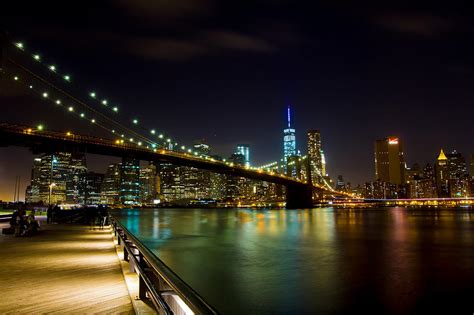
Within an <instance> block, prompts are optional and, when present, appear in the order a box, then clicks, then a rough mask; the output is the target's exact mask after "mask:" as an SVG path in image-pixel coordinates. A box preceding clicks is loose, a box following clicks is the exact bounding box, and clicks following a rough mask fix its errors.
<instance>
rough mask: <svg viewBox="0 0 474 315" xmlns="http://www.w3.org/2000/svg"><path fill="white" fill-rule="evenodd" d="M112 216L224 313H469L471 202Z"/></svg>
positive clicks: (473, 298)
mask: <svg viewBox="0 0 474 315" xmlns="http://www.w3.org/2000/svg"><path fill="white" fill-rule="evenodd" d="M115 215H116V217H117V218H118V219H119V220H120V221H121V222H122V223H123V224H124V225H125V226H126V227H127V228H128V229H129V230H130V231H131V232H132V233H134V235H135V236H137V237H138V238H139V239H140V240H141V241H142V242H143V243H144V244H145V245H146V246H147V247H148V248H150V249H151V250H152V251H153V252H154V253H155V254H156V255H157V256H158V257H159V258H160V259H161V260H162V261H164V262H165V263H166V264H167V265H168V266H169V267H170V268H171V269H172V270H173V271H175V272H176V273H177V274H178V275H179V276H180V277H181V278H182V279H183V280H185V281H186V282H187V283H188V284H189V285H190V286H191V287H192V288H194V289H195V290H196V291H197V292H198V293H199V294H200V295H201V296H202V297H204V299H206V301H208V302H209V303H210V304H211V305H213V306H214V307H215V308H216V309H217V310H218V311H219V312H221V313H223V314H304V313H318V314H327V313H331V314H334V313H346V314H371V313H374V314H382V313H389V314H413V313H416V314H458V313H459V314H473V312H474V246H473V245H474V210H472V209H471V210H469V209H462V208H459V209H435V208H420V209H405V208H399V207H396V208H380V209H374V208H371V209H356V210H354V209H333V208H317V209H309V210H252V209H133V210H127V209H125V210H120V211H118V212H115Z"/></svg>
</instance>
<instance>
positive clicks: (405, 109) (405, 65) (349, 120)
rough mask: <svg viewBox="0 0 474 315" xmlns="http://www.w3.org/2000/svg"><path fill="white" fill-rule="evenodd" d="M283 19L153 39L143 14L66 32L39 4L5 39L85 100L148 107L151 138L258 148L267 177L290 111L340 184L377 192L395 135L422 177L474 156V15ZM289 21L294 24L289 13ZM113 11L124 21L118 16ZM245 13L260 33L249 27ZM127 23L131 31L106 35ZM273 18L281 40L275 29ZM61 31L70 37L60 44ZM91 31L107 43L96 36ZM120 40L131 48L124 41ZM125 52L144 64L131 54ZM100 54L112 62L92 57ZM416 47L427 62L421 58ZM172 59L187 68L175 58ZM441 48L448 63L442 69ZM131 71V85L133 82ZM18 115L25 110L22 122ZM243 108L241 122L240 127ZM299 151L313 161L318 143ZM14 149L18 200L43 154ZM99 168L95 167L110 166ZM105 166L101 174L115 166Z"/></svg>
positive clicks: (195, 21) (229, 10) (226, 13)
mask: <svg viewBox="0 0 474 315" xmlns="http://www.w3.org/2000/svg"><path fill="white" fill-rule="evenodd" d="M156 6H157V7H156V8H154V10H151V11H150V14H151V16H149V17H148V18H151V17H152V16H156V15H159V10H160V9H173V5H172V4H162V3H160V4H157V5H156ZM275 6H276V7H271V6H270V8H268V7H266V5H263V6H262V7H259V6H258V5H250V6H244V5H242V7H240V6H239V5H238V4H235V5H232V4H228V5H219V6H216V7H213V8H212V10H210V11H209V16H207V17H206V18H209V19H210V20H212V21H214V22H215V23H216V25H217V26H216V27H211V26H209V25H205V23H204V22H203V20H202V18H203V16H202V15H201V13H199V12H195V11H193V10H191V11H189V12H188V11H187V14H189V15H186V16H184V17H180V16H174V15H172V16H171V17H170V19H169V20H166V21H163V22H162V23H161V24H159V25H158V24H157V25H153V26H151V25H150V24H149V20H147V18H145V19H144V20H142V21H140V23H138V24H137V20H136V17H135V16H134V14H133V12H132V11H130V12H129V11H127V10H124V7H123V6H122V7H119V6H115V5H105V4H104V5H103V6H101V7H96V8H88V9H87V12H88V13H87V14H88V17H89V18H88V23H89V24H87V25H83V24H80V23H79V22H80V21H81V18H80V16H81V14H80V13H81V12H83V10H84V9H85V8H82V7H80V6H78V7H77V8H76V9H77V12H75V13H67V14H63V15H60V16H62V18H60V19H56V17H57V16H58V14H57V13H58V12H60V11H61V9H64V7H61V5H59V6H58V7H56V8H54V9H51V8H45V7H43V6H41V5H37V4H32V5H31V6H28V7H27V8H20V7H17V8H16V9H15V7H13V8H12V11H11V14H9V16H5V17H2V23H3V25H2V28H3V29H6V30H7V31H9V34H10V36H13V37H15V38H18V39H20V40H24V41H25V43H27V44H28V47H29V48H30V47H31V48H32V49H33V50H35V51H40V52H42V53H43V55H44V56H45V58H49V59H51V60H54V62H55V63H56V64H57V65H59V67H63V68H64V69H67V70H68V71H70V73H71V74H72V75H73V81H76V80H77V82H78V83H79V84H80V85H81V86H83V85H84V82H87V84H85V85H86V87H85V88H97V89H98V91H100V92H102V93H103V94H106V95H108V96H110V98H112V99H113V101H114V102H117V103H118V104H119V105H123V108H124V110H125V111H127V113H128V112H130V111H131V110H132V109H135V108H136V109H138V110H139V112H141V113H144V115H146V117H143V121H144V123H147V124H148V125H151V124H152V120H153V117H155V116H157V115H161V114H162V113H165V117H166V118H165V119H163V120H162V121H160V127H162V129H163V130H166V131H168V132H169V133H170V134H172V135H173V136H175V137H176V138H177V139H180V140H182V141H183V142H185V143H188V144H192V142H193V141H194V140H195V139H198V138H206V139H208V141H209V143H210V144H211V145H212V146H213V148H214V150H215V151H216V152H218V153H221V154H226V153H227V152H228V153H230V152H232V150H234V147H235V145H236V144H238V143H247V144H249V145H250V147H251V151H252V162H253V163H254V164H255V165H259V164H263V163H266V162H268V161H271V160H276V159H277V158H278V157H279V156H280V154H281V145H280V144H281V134H280V133H279V132H280V130H281V129H282V126H283V125H284V124H285V120H286V117H285V115H283V114H282V109H283V108H285V107H286V106H287V105H288V104H291V106H292V109H293V111H294V115H293V116H294V123H295V126H297V127H296V138H297V139H304V138H305V135H306V132H307V131H308V130H310V129H318V130H320V131H321V133H322V134H323V138H324V152H325V158H326V160H327V167H328V170H327V172H328V173H329V174H330V175H331V176H333V178H335V177H336V176H337V175H339V174H342V175H343V176H344V178H345V179H346V180H348V181H351V182H353V183H364V182H366V181H369V180H372V179H373V173H372V170H373V164H372V163H371V162H368V161H370V160H371V156H372V152H371V148H372V146H373V141H374V139H379V138H383V137H386V136H388V135H392V134H395V135H397V136H398V137H400V138H401V139H404V145H405V151H406V152H407V155H406V160H407V163H408V164H412V163H413V162H416V161H430V160H432V157H433V156H435V155H437V154H438V151H439V149H440V148H444V149H445V150H446V151H452V150H453V149H457V150H458V151H459V152H462V153H463V154H464V155H465V156H469V154H472V151H473V150H472V146H471V145H470V143H471V142H470V139H471V137H472V134H474V130H473V128H474V127H473V126H472V125H473V124H472V123H470V120H469V117H471V116H472V111H473V107H472V105H471V104H472V101H473V99H474V95H473V94H472V91H471V89H470V86H471V85H472V79H473V77H472V69H473V64H472V60H471V58H470V57H469V56H470V55H472V50H473V49H472V48H473V47H472V44H471V42H470V40H469V33H468V32H467V31H466V28H465V26H464V23H467V24H468V25H469V23H471V22H470V21H469V20H468V19H467V17H468V16H469V12H465V11H464V10H459V9H456V8H450V9H446V8H443V10H440V9H436V8H431V9H429V10H428V9H420V8H416V7H413V8H408V9H406V10H403V11H399V10H396V9H394V8H391V7H389V6H386V5H381V7H377V8H374V9H371V10H369V11H368V12H360V11H357V10H354V7H351V6H349V7H346V8H339V7H337V6H333V5H330V4H327V5H316V6H306V5H304V6H301V7H294V6H292V5H291V4H290V3H289V2H285V1H283V2H281V3H279V4H277V5H275ZM138 7H140V6H139V5H138ZM205 7H206V8H209V7H207V6H205ZM244 7H245V11H244V10H243V8H244ZM282 8H284V9H286V11H285V12H286V14H285V16H284V17H283V16H281V15H280V14H278V13H277V11H279V10H281V9H282ZM308 8H313V9H315V10H307V9H308ZM134 9H137V8H134ZM266 9H268V10H266ZM25 10H26V11H25ZM107 11H111V12H114V13H115V15H113V16H112V15H108V14H107V15H105V16H104V14H103V13H104V12H107ZM166 12H169V10H168V11H166ZM310 12H311V13H310ZM36 13H39V14H38V15H39V16H41V17H42V18H41V19H40V18H37V17H35V16H36ZM244 13H245V16H246V17H247V19H248V20H249V21H251V22H252V23H253V24H252V25H257V26H258V27H257V28H256V30H257V31H255V30H254V29H252V28H242V27H241V26H239V27H237V24H239V25H240V23H238V22H240V20H239V19H240V18H242V17H243V16H244ZM30 15H31V16H32V18H30ZM313 15H317V16H318V17H319V19H315V18H314V16H313ZM117 17H120V21H121V25H123V28H122V27H121V28H119V29H113V30H112V29H111V28H110V27H108V26H107V25H105V24H107V23H105V22H110V23H109V24H111V25H112V24H114V22H116V21H117V20H116V19H117ZM222 17H226V18H228V19H227V20H228V22H227V23H224V22H223V21H222V19H221V18H222ZM268 19H270V21H272V27H271V29H272V30H275V29H277V30H278V32H276V34H275V33H272V32H269V29H268V28H265V23H264V21H268ZM45 21H47V22H45ZM333 21H336V22H337V24H338V27H335V26H334V24H333V23H334V22H333ZM328 23H329V25H332V26H333V28H331V30H330V33H329V35H330V36H328V35H323V34H321V33H320V32H319V31H318V27H320V26H324V25H325V24H328ZM289 25H293V27H288V26H289ZM417 25H418V26H419V25H421V26H423V27H421V26H420V27H417ZM442 25H444V26H442ZM58 26H60V29H62V30H63V31H61V32H50V31H49V30H51V29H52V28H55V27H58ZM132 26H133V27H132ZM190 26H196V28H197V30H199V31H198V32H191V33H192V34H193V36H194V37H193V36H191V37H186V36H184V38H183V37H180V36H179V34H180V33H182V32H186V31H189V30H190ZM276 26H278V27H276ZM89 27H95V28H96V30H97V34H99V35H100V36H90V35H91V31H90V28H89ZM274 27H275V28H274ZM166 29H173V30H174V31H175V32H174V33H173V34H172V35H170V36H169V38H167V37H166V36H164V35H163V34H162V32H163V31H164V30H166ZM131 30H135V31H131ZM118 35H123V36H122V37H121V38H123V42H121V41H117V37H118ZM448 35H450V36H451V35H456V38H457V41H456V47H457V49H456V52H455V53H454V52H453V50H452V49H448V48H449V47H451V45H452V44H453V43H452V41H451V40H450V36H448ZM352 38H357V39H358V42H357V43H355V42H354V40H353V39H352ZM84 39H88V41H90V43H87V44H86V43H85V41H84ZM292 40H294V41H292ZM124 43H128V44H130V45H131V46H132V47H135V48H137V49H136V51H130V50H124V47H123V46H124ZM356 44H357V45H356ZM89 45H94V47H98V49H96V50H94V51H93V52H92V51H91V50H89V48H90V47H92V46H89ZM407 45H409V46H410V47H412V48H413V49H410V50H409V51H407V50H406V49H405V47H406V46H407ZM64 48H66V49H64ZM119 48H120V49H119ZM165 48H166V49H167V50H168V51H169V50H170V49H171V50H172V51H173V52H174V55H172V54H168V55H163V53H162V51H163V50H166V49H165ZM172 48H173V49H174V50H173V49H172ZM343 48H344V49H343ZM345 48H353V50H352V51H351V49H345ZM433 49H436V52H437V56H438V57H439V58H440V59H441V60H442V61H443V62H439V60H438V59H436V60H434V59H433V58H431V57H429V56H430V52H431V51H432V50H433ZM388 51H390V53H388ZM440 64H443V65H444V66H443V67H440ZM118 65H120V66H118ZM145 65H146V68H145ZM60 69H61V68H60ZM125 71H126V72H127V73H128V74H129V75H127V76H123V73H124V72H125ZM176 82H179V89H178V88H176V86H177V85H176V84H175V83H176ZM414 82H416V84H414ZM155 91H156V92H157V93H155ZM183 91H186V93H182V92H183ZM0 94H1V95H0V97H1V101H2V103H3V104H5V109H4V112H3V113H2V117H4V119H5V120H10V118H13V119H21V120H24V121H25V122H31V123H36V122H37V121H38V120H39V119H42V117H41V115H39V117H31V115H30V114H29V113H33V112H34V111H33V110H32V108H35V107H36V104H37V103H38V102H37V101H31V99H28V98H25V96H24V95H23V93H22V92H21V91H18V90H17V89H15V88H11V86H9V85H7V89H4V90H2V91H0ZM137 96H138V97H137ZM8 105H12V106H8ZM17 108H22V109H24V110H22V117H19V115H18V113H17ZM229 109H232V117H231V118H229V117H227V116H226V113H227V112H228V110H229ZM183 113H184V114H183ZM53 115H54V117H55V118H56V119H55V120H56V121H59V120H62V119H63V115H62V114H60V113H57V112H54V114H53ZM196 117H199V119H195V118H196ZM263 117H264V118H265V119H262V118H263ZM394 118H396V119H394ZM66 119H67V118H66ZM50 125H51V123H49V126H50ZM58 125H60V123H58ZM58 128H59V129H60V126H58ZM297 144H298V149H302V151H303V149H304V148H305V143H304V141H301V140H297ZM421 144H422V145H421ZM1 150H2V152H0V161H2V163H0V164H2V168H1V169H0V175H1V176H0V180H1V181H7V182H6V183H4V184H2V183H0V185H2V187H5V188H4V190H6V189H7V187H10V186H11V187H13V186H14V180H15V177H16V176H17V175H21V177H22V184H23V186H24V184H25V176H24V173H23V174H20V173H22V172H23V171H22V170H15V169H14V167H12V165H15V164H16V163H18V164H20V162H21V161H23V162H22V163H23V164H22V165H26V162H27V161H29V159H30V158H29V157H28V156H29V155H28V154H29V153H27V152H26V151H25V150H23V149H13V148H7V149H1ZM12 156H15V158H12ZM94 159H95V158H94ZM98 160H101V161H104V159H103V158H98ZM14 162H15V163H14ZM91 163H92V165H91V167H92V168H94V165H93V164H95V163H96V162H93V161H92V162H91ZM97 163H98V165H97V168H98V169H103V167H104V166H105V165H106V164H107V163H106V162H97ZM99 166H100V167H99ZM11 194H13V193H11Z"/></svg>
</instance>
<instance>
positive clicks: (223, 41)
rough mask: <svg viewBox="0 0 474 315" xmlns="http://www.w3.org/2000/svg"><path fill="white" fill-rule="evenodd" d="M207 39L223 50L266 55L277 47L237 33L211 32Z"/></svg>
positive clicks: (259, 39)
mask: <svg viewBox="0 0 474 315" xmlns="http://www.w3.org/2000/svg"><path fill="white" fill-rule="evenodd" d="M206 37H207V39H208V41H209V44H210V45H211V46H215V47H219V48H223V49H230V50H241V51H250V52H264V53H268V52H272V51H274V50H275V47H274V46H273V45H272V44H270V43H269V42H268V41H266V40H264V39H261V38H258V37H256V36H250V35H244V34H240V33H235V32H227V31H211V32H207V34H206Z"/></svg>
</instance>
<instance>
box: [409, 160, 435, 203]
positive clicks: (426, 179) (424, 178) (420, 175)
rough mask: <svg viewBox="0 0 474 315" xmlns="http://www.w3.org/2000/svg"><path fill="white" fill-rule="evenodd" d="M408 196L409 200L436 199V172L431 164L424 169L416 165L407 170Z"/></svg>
mask: <svg viewBox="0 0 474 315" xmlns="http://www.w3.org/2000/svg"><path fill="white" fill-rule="evenodd" d="M405 174H406V183H407V196H408V197H409V198H435V197H436V196H437V194H436V185H435V183H434V177H433V176H434V175H433V174H434V172H433V168H432V167H431V165H430V164H427V165H426V166H425V167H424V168H423V169H422V168H421V167H420V165H419V164H417V163H415V164H413V166H412V167H411V168H407V170H406V173H405Z"/></svg>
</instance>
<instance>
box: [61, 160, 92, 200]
mask: <svg viewBox="0 0 474 315" xmlns="http://www.w3.org/2000/svg"><path fill="white" fill-rule="evenodd" d="M86 173H87V166H86V157H85V155H84V154H71V159H70V161H69V171H68V175H67V181H66V202H67V203H69V204H84V203H85V202H84V197H85V196H84V192H85V187H84V186H85V185H86V183H85V181H84V180H85V176H84V174H86Z"/></svg>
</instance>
